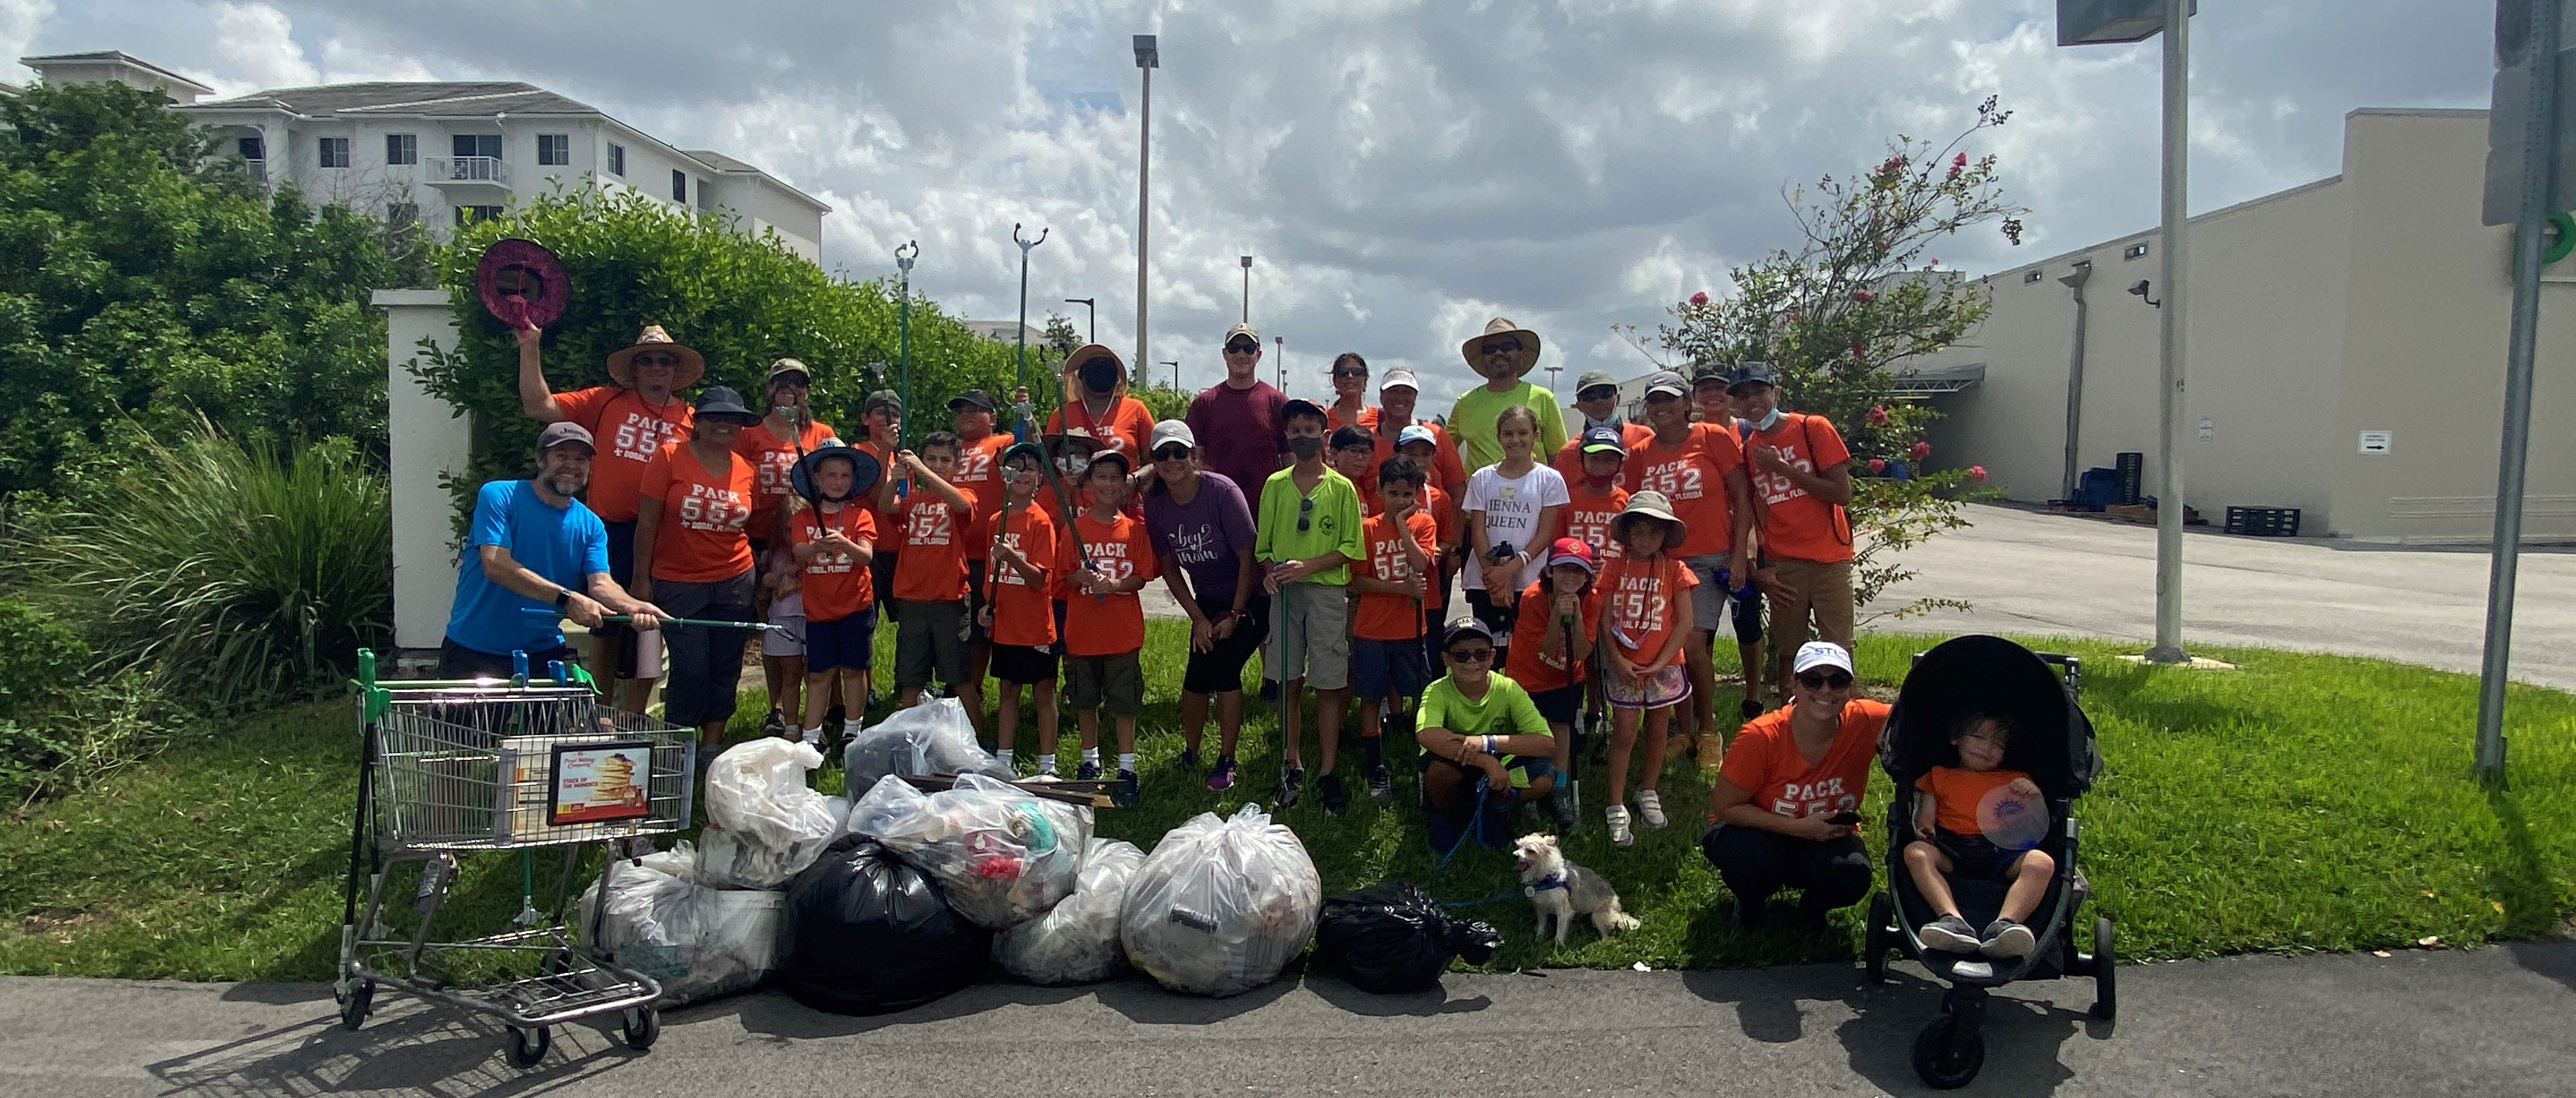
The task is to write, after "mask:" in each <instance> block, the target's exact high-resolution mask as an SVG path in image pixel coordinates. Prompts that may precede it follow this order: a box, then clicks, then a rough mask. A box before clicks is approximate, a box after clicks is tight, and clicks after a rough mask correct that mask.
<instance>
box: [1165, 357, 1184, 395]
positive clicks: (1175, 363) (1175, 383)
mask: <svg viewBox="0 0 2576 1098" xmlns="http://www.w3.org/2000/svg"><path fill="white" fill-rule="evenodd" d="M1163 365H1165V366H1169V367H1171V368H1172V391H1173V392H1175V393H1177V392H1180V391H1181V360H1179V359H1177V358H1167V359H1164V360H1163Z"/></svg>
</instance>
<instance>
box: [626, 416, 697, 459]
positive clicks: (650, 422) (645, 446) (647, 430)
mask: <svg viewBox="0 0 2576 1098" xmlns="http://www.w3.org/2000/svg"><path fill="white" fill-rule="evenodd" d="M679 433H680V425H679V424H677V423H673V422H671V421H670V420H667V419H663V418H661V417H659V416H651V415H646V414H644V412H642V411H641V410H639V409H635V408H629V409H627V410H626V419H625V421H624V422H621V423H619V424H618V425H617V429H616V430H615V431H612V432H610V434H609V438H610V445H612V446H614V447H616V451H617V456H619V457H622V458H626V459H628V460H630V461H646V460H649V459H651V458H652V456H653V452H654V451H656V450H659V449H661V448H662V444H663V443H665V442H669V441H671V439H672V438H673V437H674V436H676V435H678V434H679Z"/></svg>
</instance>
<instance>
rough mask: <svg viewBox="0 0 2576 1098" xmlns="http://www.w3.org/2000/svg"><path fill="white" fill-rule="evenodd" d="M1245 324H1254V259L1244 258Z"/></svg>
mask: <svg viewBox="0 0 2576 1098" xmlns="http://www.w3.org/2000/svg"><path fill="white" fill-rule="evenodd" d="M1243 322H1244V323H1246V324H1250V323H1252V257H1251V256H1248V255H1247V256H1245V257H1243Z"/></svg>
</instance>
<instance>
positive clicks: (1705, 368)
mask: <svg viewBox="0 0 2576 1098" xmlns="http://www.w3.org/2000/svg"><path fill="white" fill-rule="evenodd" d="M1732 373H1734V371H1732V370H1729V369H1727V368H1726V367H1724V366H1720V365H1718V364H1717V363H1714V362H1694V363H1692V364H1691V368H1690V378H1691V385H1692V386H1693V387H1697V386H1701V385H1706V384H1708V383H1709V382H1712V381H1714V382H1717V383H1719V384H1725V382H1726V379H1727V377H1728V376H1729V375H1731V374H1732Z"/></svg>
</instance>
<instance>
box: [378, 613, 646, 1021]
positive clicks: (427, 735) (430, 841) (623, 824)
mask: <svg viewBox="0 0 2576 1098" xmlns="http://www.w3.org/2000/svg"><path fill="white" fill-rule="evenodd" d="M517 660H518V667H517V674H516V675H515V676H514V677H513V678H511V679H507V680H501V679H474V680H461V681H435V682H423V681H394V682H378V681H377V680H376V673H375V655H374V653H372V652H363V651H362V652H360V653H359V654H358V667H359V679H358V681H357V683H356V685H357V687H358V693H359V699H360V700H359V710H360V719H361V732H362V735H361V737H360V738H361V740H362V741H363V742H362V746H361V748H360V750H361V756H360V762H359V767H358V807H357V814H356V820H355V822H354V823H353V825H352V826H351V829H350V836H349V876H348V882H347V887H346V890H345V892H346V894H345V898H344V903H343V908H342V917H341V925H340V970H339V978H338V980H337V982H336V984H335V987H334V990H335V991H336V993H337V997H338V999H339V1003H340V1021H341V1024H343V1025H345V1026H347V1027H348V1028H350V1029H356V1028H358V1027H359V1026H361V1025H363V1024H365V1022H366V1019H367V1014H368V1012H369V1010H370V1009H371V1008H372V1006H373V1003H374V998H375V992H376V988H377V986H378V985H384V986H388V987H392V988H395V989H398V990H401V991H406V992H409V993H411V994H413V995H417V996H420V997H422V998H424V999H430V1000H433V1001H436V1002H440V1003H445V1004H447V1005H449V1006H454V1007H460V1008H463V1009H466V1010H471V1011H476V1012H479V1013H483V1014H489V1015H492V1016H494V1017H497V1018H499V1019H500V1020H501V1022H502V1023H503V1024H504V1025H505V1026H506V1027H507V1028H508V1035H507V1039H506V1040H505V1042H504V1047H503V1051H504V1053H505V1054H506V1056H507V1058H508V1060H509V1062H510V1064H511V1066H513V1067H519V1068H529V1067H534V1066H536V1064H537V1062H538V1061H539V1060H542V1059H543V1058H544V1057H545V1054H546V1049H547V1047H548V1045H549V1044H550V1043H551V1033H550V1027H553V1026H555V1025H559V1024H562V1023H566V1022H571V1021H573V1020H576V1019H580V1018H588V1017H595V1016H599V1015H606V1014H618V1013H621V1012H622V1014H623V1018H622V1023H623V1024H622V1026H621V1029H620V1033H619V1035H620V1037H622V1038H623V1039H624V1041H625V1042H626V1044H627V1045H628V1046H629V1047H631V1048H634V1049H637V1050H642V1049H646V1048H649V1047H651V1046H652V1044H653V1040H654V1038H655V1037H657V1036H659V1035H660V1032H661V1019H660V1016H659V1015H658V1014H657V1013H656V1012H655V1010H654V1008H653V1005H652V1004H653V1001H654V999H656V998H658V997H659V996H660V995H661V994H662V989H661V986H660V985H659V984H658V983H656V982H655V981H654V980H653V979H652V978H651V977H649V976H646V975H644V974H643V973H640V972H636V971H634V970H632V969H627V968H622V967H619V966H617V965H615V964H613V963H611V962H609V961H607V960H604V959H602V958H601V957H599V956H598V955H597V954H595V953H593V952H591V951H590V950H589V949H587V948H585V947H584V946H582V945H579V944H576V940H575V936H574V935H573V933H572V932H571V929H570V928H569V927H567V926H566V925H565V923H564V918H563V916H564V910H565V907H566V902H567V900H568V899H569V898H570V895H571V892H572V888H573V884H574V880H575V876H576V874H577V873H578V870H579V862H580V855H581V852H582V848H583V847H584V846H587V845H591V844H598V845H600V846H602V847H605V848H607V850H606V856H604V857H603V858H602V862H603V865H602V867H601V871H600V872H601V878H602V880H603V882H604V881H605V879H606V875H607V872H608V866H609V865H613V864H614V863H615V862H616V860H617V857H618V855H619V854H621V853H625V852H626V851H623V850H620V849H619V848H620V847H623V846H627V845H628V844H629V843H630V842H632V843H638V844H640V843H643V842H644V841H645V839H644V837H645V836H650V835H660V834H667V833H670V832H674V831H680V830H683V829H685V828H687V827H688V826H689V803H690V784H691V781H692V779H693V778H694V777H695V775H696V767H695V765H694V750H695V748H694V741H695V735H694V733H693V732H691V731H690V730H689V729H685V728H678V727H675V726H672V725H667V724H664V723H662V722H660V721H657V720H654V719H652V718H650V717H646V716H642V715H639V714H635V713H626V712H621V711H618V710H616V709H613V708H611V707H609V706H607V705H605V704H602V703H601V702H600V701H599V699H598V696H597V695H596V694H595V693H594V692H593V690H592V688H591V685H590V682H589V678H588V676H586V675H583V674H582V673H581V672H580V670H579V669H578V668H575V669H573V670H571V671H569V672H567V671H566V669H565V668H564V666H563V665H562V664H561V663H554V664H550V665H548V668H547V676H546V677H545V678H542V679H536V680H533V681H532V680H530V678H529V677H528V668H527V657H526V655H525V654H523V653H522V654H518V656H517ZM541 847H559V848H561V849H562V850H563V852H564V860H563V870H562V873H561V874H560V876H559V878H558V887H557V889H556V894H555V902H554V907H553V910H552V913H551V914H549V915H540V914H539V913H538V912H537V910H536V905H535V903H534V899H533V894H534V892H535V882H534V877H535V872H534V858H533V853H534V851H535V850H536V849H537V848H541ZM494 851H518V852H520V857H521V880H522V882H523V883H522V890H521V899H520V913H519V917H518V918H517V919H514V920H511V922H510V928H509V929H507V930H504V931H502V932H500V933H496V934H489V935H485V936H482V937H473V938H462V939H449V940H438V941H433V940H431V939H432V927H433V925H434V924H435V923H436V922H437V921H438V912H439V908H440V906H441V905H442V904H443V903H444V902H445V901H446V899H447V894H448V890H449V889H450V888H451V887H453V885H454V884H455V881H456V878H457V873H456V859H457V857H458V856H459V855H472V854H482V853H486V852H494ZM404 862H419V863H421V874H422V877H421V880H420V887H419V890H418V894H417V896H416V897H415V904H414V906H415V907H417V909H418V922H417V923H416V925H413V926H411V927H410V928H409V930H408V932H404V931H402V930H400V929H398V928H396V927H395V926H394V925H393V924H392V922H390V921H389V916H392V915H394V914H395V912H393V911H391V910H389V909H388V908H387V906H386V904H385V882H386V877H387V871H388V869H389V868H391V867H392V866H395V865H399V864H401V863H404ZM362 876H363V878H364V879H365V891H366V906H365V908H364V910H363V912H362V911H361V909H360V908H359V904H358V896H359V884H360V879H361V877H362ZM602 891H603V894H604V893H605V889H604V887H603V890H602ZM450 921H451V922H453V921H455V920H450ZM451 929H452V928H451ZM591 930H592V933H590V934H586V935H582V936H581V937H582V940H596V938H597V934H596V930H597V928H596V927H593V928H591Z"/></svg>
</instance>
